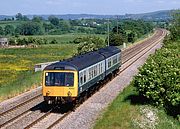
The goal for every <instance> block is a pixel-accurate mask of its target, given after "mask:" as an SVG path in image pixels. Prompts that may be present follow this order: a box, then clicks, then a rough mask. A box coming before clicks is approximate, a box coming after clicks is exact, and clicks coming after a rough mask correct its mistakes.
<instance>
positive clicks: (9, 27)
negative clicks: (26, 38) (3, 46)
mask: <svg viewBox="0 0 180 129" xmlns="http://www.w3.org/2000/svg"><path fill="white" fill-rule="evenodd" d="M4 33H5V35H8V34H10V35H13V34H14V27H13V26H12V25H6V26H5V28H4Z"/></svg>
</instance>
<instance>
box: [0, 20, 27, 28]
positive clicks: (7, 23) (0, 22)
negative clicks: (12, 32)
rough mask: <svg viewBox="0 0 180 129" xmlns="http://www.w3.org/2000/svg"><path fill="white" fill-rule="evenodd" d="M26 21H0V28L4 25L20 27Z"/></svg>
mask: <svg viewBox="0 0 180 129" xmlns="http://www.w3.org/2000/svg"><path fill="white" fill-rule="evenodd" d="M24 22H26V21H0V26H1V27H3V28H4V27H5V26H6V25H13V26H14V27H16V26H17V25H20V24H22V23H24Z"/></svg>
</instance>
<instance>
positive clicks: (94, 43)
mask: <svg viewBox="0 0 180 129" xmlns="http://www.w3.org/2000/svg"><path fill="white" fill-rule="evenodd" d="M74 42H77V43H78V52H77V55H79V54H84V53H86V52H89V51H94V50H97V49H99V48H102V47H105V42H104V40H103V39H101V38H99V37H95V36H87V37H83V38H76V39H75V40H74Z"/></svg>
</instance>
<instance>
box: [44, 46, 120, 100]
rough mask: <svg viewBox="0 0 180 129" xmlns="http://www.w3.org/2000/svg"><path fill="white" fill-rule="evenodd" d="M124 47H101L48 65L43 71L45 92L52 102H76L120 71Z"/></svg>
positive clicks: (45, 95)
mask: <svg viewBox="0 0 180 129" xmlns="http://www.w3.org/2000/svg"><path fill="white" fill-rule="evenodd" d="M120 67H121V50H120V49H119V48H117V47H114V46H109V47H106V48H101V49H99V50H97V51H92V52H88V53H86V54H83V55H79V56H76V57H73V58H70V59H67V60H64V61H59V62H56V63H54V64H51V65H49V66H47V67H46V68H45V69H44V71H43V82H42V84H43V96H44V100H45V101H47V102H48V103H54V102H72V101H74V100H77V99H79V98H80V97H81V95H82V94H83V93H85V92H88V90H89V89H91V88H92V87H96V84H97V83H100V82H101V81H103V80H104V79H106V78H107V77H108V76H111V75H112V74H114V73H117V72H118V71H119V68H120Z"/></svg>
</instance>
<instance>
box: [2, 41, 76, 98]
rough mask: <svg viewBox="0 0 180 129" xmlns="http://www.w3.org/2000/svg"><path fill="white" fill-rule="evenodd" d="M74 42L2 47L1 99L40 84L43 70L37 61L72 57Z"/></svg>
mask: <svg viewBox="0 0 180 129" xmlns="http://www.w3.org/2000/svg"><path fill="white" fill-rule="evenodd" d="M75 51H76V45H74V44H61V45H44V46H39V47H38V48H13V49H4V48H1V49H0V62H1V65H0V101H2V100H4V99H7V98H10V97H12V96H15V95H17V94H20V93H22V92H24V91H26V90H29V89H31V88H33V87H36V86H38V85H40V82H41V72H37V73H35V72H34V71H33V70H34V65H35V64H36V63H42V62H48V61H56V60H60V59H64V58H68V57H71V56H72V55H73V53H74V52H75Z"/></svg>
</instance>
